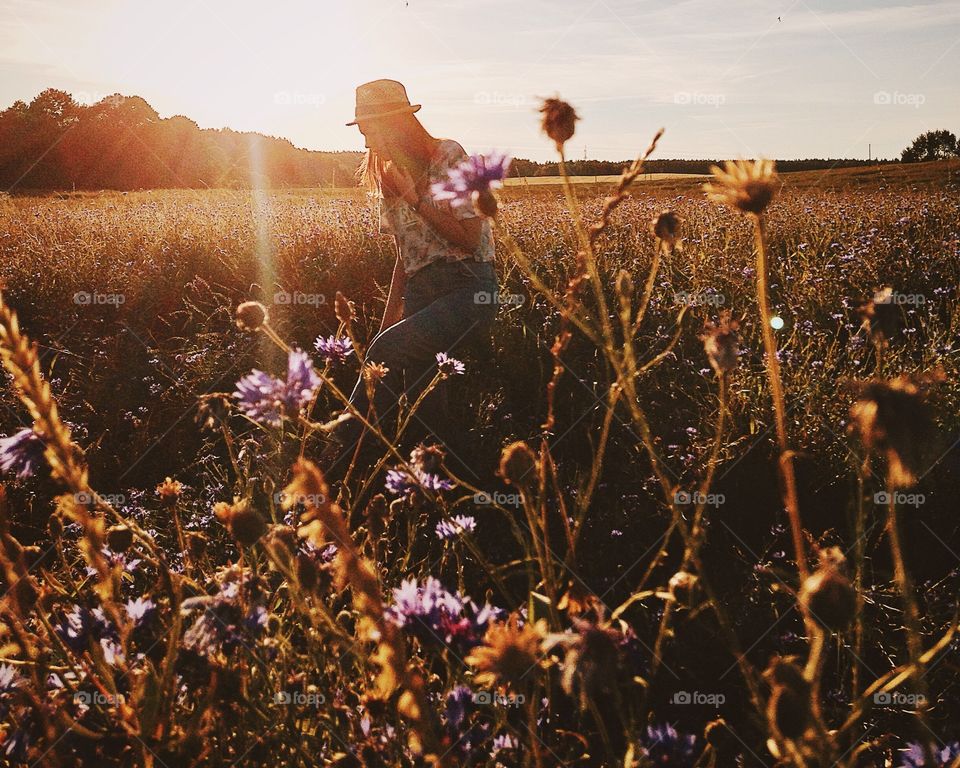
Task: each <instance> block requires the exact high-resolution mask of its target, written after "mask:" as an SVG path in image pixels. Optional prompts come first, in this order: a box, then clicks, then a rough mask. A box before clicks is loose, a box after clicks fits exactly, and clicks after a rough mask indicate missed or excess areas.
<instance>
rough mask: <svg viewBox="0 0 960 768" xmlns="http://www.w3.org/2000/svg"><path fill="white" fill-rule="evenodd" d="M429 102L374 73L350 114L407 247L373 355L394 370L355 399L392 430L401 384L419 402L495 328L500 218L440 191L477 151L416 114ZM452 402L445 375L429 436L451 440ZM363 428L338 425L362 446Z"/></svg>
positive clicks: (386, 217) (423, 410)
mask: <svg viewBox="0 0 960 768" xmlns="http://www.w3.org/2000/svg"><path fill="white" fill-rule="evenodd" d="M419 109H420V105H419V104H416V105H412V104H410V100H409V99H408V98H407V92H406V89H405V88H404V87H403V85H402V84H400V83H398V82H397V81H395V80H374V81H373V82H369V83H365V84H363V85H361V86H359V87H358V88H357V105H356V117H355V119H354V120H353V121H352V122H350V123H347V125H356V126H357V127H358V128H359V129H360V132H361V133H362V134H363V136H364V139H365V144H366V148H367V156H366V158H365V160H364V164H363V166H362V170H361V176H362V183H365V184H366V185H367V187H368V188H369V189H370V191H371V192H372V193H373V195H374V196H375V198H376V199H377V201H378V207H379V220H380V225H379V226H380V232H381V233H386V234H390V235H393V238H394V241H395V245H396V249H397V260H396V263H395V265H394V268H393V278H392V280H391V283H390V290H389V293H388V294H387V304H386V308H385V310H384V313H383V321H382V323H381V325H380V331H379V333H377V335H376V336H375V337H374V339H373V341H372V342H371V343H370V345H369V347H368V349H367V359H366V361H365V368H366V367H367V364H372V363H379V364H380V365H382V366H384V367H385V368H386V369H387V372H386V374H383V375H382V377H381V378H379V379H378V380H377V381H376V382H375V386H374V389H373V392H374V397H373V403H372V406H373V407H372V409H371V407H370V406H371V403H370V402H369V400H368V394H367V382H366V381H365V380H364V377H363V376H362V375H361V377H360V379H359V380H358V381H357V384H356V386H355V387H354V389H353V393H352V394H351V396H350V402H351V403H352V404H353V405H354V406H355V407H356V408H357V410H358V411H359V412H360V413H363V414H367V419H368V420H369V421H370V422H371V423H376V424H377V426H378V428H379V429H381V430H383V431H384V432H385V433H386V434H387V435H388V436H390V435H391V434H392V433H393V432H395V428H396V424H397V419H398V415H399V414H398V407H399V399H400V396H401V394H403V393H404V392H405V393H406V395H407V401H408V403H413V402H414V401H415V400H416V399H417V397H418V395H419V394H420V393H421V392H422V391H423V389H424V388H425V387H426V385H427V384H428V383H429V382H430V381H431V380H432V379H433V376H434V374H435V373H436V371H437V354H438V353H440V352H443V353H448V354H452V353H454V352H455V351H456V350H457V348H459V347H462V346H463V345H464V344H467V343H469V342H470V341H471V340H473V339H476V338H479V337H480V336H481V335H482V334H488V333H489V331H490V327H491V325H492V322H493V318H494V315H495V314H496V296H497V277H496V272H495V270H494V245H493V232H492V229H491V226H490V222H489V221H488V220H487V219H485V218H483V217H482V216H479V215H478V214H477V213H476V212H475V211H474V210H473V208H472V206H470V205H465V206H460V207H456V208H454V207H451V206H450V205H449V204H447V203H438V202H436V201H434V200H433V198H432V196H431V194H430V186H431V184H433V183H435V182H438V181H443V180H445V179H446V178H447V172H448V171H449V169H450V168H452V167H454V166H456V165H459V164H460V163H461V162H462V161H463V160H465V159H466V157H467V154H466V152H464V150H463V147H461V146H460V145H459V144H458V143H457V142H455V141H452V140H450V139H436V138H434V137H433V136H431V135H430V134H429V133H428V132H427V131H426V129H425V128H424V127H423V125H422V124H421V123H420V121H419V120H418V119H417V118H416V117H415V116H414V113H415V112H416V111H417V110H419ZM368 370H369V369H368ZM445 406H446V398H445V387H444V385H443V384H441V385H440V386H439V387H438V388H437V389H435V390H434V391H433V392H432V393H431V394H430V395H428V396H427V397H426V398H424V400H423V402H422V404H421V406H420V408H419V410H418V411H417V415H416V416H415V417H414V422H415V423H414V425H413V426H414V427H415V428H416V427H420V429H415V431H416V432H419V433H421V434H422V433H423V432H424V430H425V431H426V432H427V440H428V441H429V442H439V443H443V442H444V441H443V440H441V439H440V437H439V435H438V434H437V432H438V431H439V430H438V426H439V425H440V424H442V422H443V416H444V411H445ZM362 432H363V426H362V424H361V423H360V422H359V421H358V420H357V419H356V418H352V417H350V415H349V414H345V415H344V416H342V417H341V418H340V419H339V420H338V425H337V427H336V430H335V433H334V434H335V437H336V441H337V442H338V443H340V444H341V445H342V446H343V448H347V449H352V448H353V447H354V446H355V444H356V441H357V440H358V439H360V438H361V436H362ZM430 438H432V440H431V439H430Z"/></svg>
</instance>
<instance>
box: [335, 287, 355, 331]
mask: <svg viewBox="0 0 960 768" xmlns="http://www.w3.org/2000/svg"><path fill="white" fill-rule="evenodd" d="M333 311H334V314H335V315H336V316H337V320H339V321H340V322H341V323H343V324H344V325H346V326H349V325H350V324H351V323H352V322H353V319H354V317H356V313H355V312H354V311H353V302H352V301H350V300H349V299H347V297H346V296H344V295H343V294H342V293H340V291H337V296H336V299H335V300H334V302H333Z"/></svg>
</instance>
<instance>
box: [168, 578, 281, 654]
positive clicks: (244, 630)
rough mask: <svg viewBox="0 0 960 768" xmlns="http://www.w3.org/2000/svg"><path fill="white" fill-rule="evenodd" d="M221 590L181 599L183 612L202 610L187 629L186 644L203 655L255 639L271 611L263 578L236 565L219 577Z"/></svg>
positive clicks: (186, 646) (184, 640) (228, 648)
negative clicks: (268, 607)
mask: <svg viewBox="0 0 960 768" xmlns="http://www.w3.org/2000/svg"><path fill="white" fill-rule="evenodd" d="M219 580H220V591H219V592H218V593H217V594H214V595H203V596H200V597H191V598H188V599H187V600H184V601H183V603H181V606H180V610H181V614H183V615H190V614H192V613H193V612H194V611H197V610H201V611H202V613H201V614H200V615H199V616H198V617H197V618H196V620H195V621H194V622H193V624H192V625H191V626H190V627H189V628H188V629H187V631H186V632H185V633H184V636H183V645H184V647H185V648H186V649H187V650H190V651H193V652H195V653H197V654H199V655H201V656H207V657H210V656H216V655H219V654H225V653H229V652H231V651H233V650H234V649H235V648H237V647H238V646H240V645H244V644H245V642H246V641H248V640H249V641H253V640H255V639H256V638H258V637H259V636H260V635H261V634H262V633H263V629H264V627H266V625H267V619H268V618H269V614H268V613H267V609H266V608H265V607H264V605H263V603H264V602H265V600H266V592H265V588H264V584H263V582H262V581H261V580H260V579H259V578H257V577H254V576H251V575H250V574H249V573H243V574H241V573H240V572H239V570H238V569H237V568H235V567H234V568H229V569H227V570H226V571H225V572H224V573H223V574H222V575H221V576H220V578H219Z"/></svg>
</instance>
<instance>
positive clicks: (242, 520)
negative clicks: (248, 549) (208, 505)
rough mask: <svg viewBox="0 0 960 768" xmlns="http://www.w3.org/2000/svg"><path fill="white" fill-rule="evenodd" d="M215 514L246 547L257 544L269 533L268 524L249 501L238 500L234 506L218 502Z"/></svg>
mask: <svg viewBox="0 0 960 768" xmlns="http://www.w3.org/2000/svg"><path fill="white" fill-rule="evenodd" d="M213 514H214V515H215V516H216V518H217V520H219V521H220V522H221V523H223V524H224V525H225V526H226V528H227V530H228V531H230V535H231V536H233V538H234V539H236V540H237V542H238V543H240V544H243V545H245V546H250V545H251V544H255V543H256V542H257V541H258V540H259V539H260V537H261V536H263V534H264V533H266V532H267V524H266V523H265V522H264V520H263V518H262V517H261V516H260V513H259V512H257V510H255V509H254V508H253V505H252V504H251V503H250V500H249V499H238V500H236V501H234V503H233V504H227V503H226V502H223V501H220V502H217V503H216V504H215V505H214V507H213Z"/></svg>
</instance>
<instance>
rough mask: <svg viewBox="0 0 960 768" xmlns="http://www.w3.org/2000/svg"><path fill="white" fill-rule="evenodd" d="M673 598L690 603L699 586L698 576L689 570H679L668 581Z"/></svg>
mask: <svg viewBox="0 0 960 768" xmlns="http://www.w3.org/2000/svg"><path fill="white" fill-rule="evenodd" d="M667 587H668V589H669V590H670V594H671V595H673V599H674V600H676V601H677V602H678V603H681V604H683V605H689V604H690V602H691V600H692V599H693V595H694V591H695V589H696V587H697V577H696V576H694V575H693V574H692V573H689V572H687V571H677V572H676V573H675V574H673V576H671V577H670V581H669V582H668V583H667Z"/></svg>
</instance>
